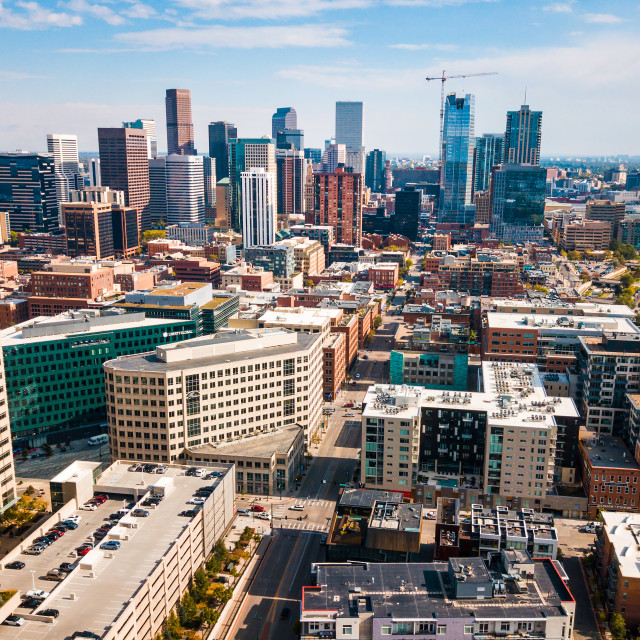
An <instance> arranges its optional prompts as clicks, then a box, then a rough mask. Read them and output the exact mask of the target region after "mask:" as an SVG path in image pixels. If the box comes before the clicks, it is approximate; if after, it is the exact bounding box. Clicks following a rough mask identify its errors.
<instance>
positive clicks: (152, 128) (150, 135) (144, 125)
mask: <svg viewBox="0 0 640 640" xmlns="http://www.w3.org/2000/svg"><path fill="white" fill-rule="evenodd" d="M122 126H123V127H124V128H125V129H144V130H145V131H146V132H147V157H148V158H149V160H151V159H152V158H157V157H158V136H157V134H156V121H155V120H147V119H144V118H138V120H134V121H133V122H123V123H122Z"/></svg>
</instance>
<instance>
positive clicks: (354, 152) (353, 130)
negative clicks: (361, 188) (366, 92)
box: [336, 101, 365, 173]
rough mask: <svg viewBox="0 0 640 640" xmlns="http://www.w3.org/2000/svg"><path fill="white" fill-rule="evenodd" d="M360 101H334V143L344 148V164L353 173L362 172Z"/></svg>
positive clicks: (361, 104) (361, 110)
mask: <svg viewBox="0 0 640 640" xmlns="http://www.w3.org/2000/svg"><path fill="white" fill-rule="evenodd" d="M363 110H364V106H363V103H362V102H350V101H345V102H336V144H343V145H345V148H346V158H345V166H347V167H351V168H352V169H353V171H354V172H355V173H364V171H365V167H364V146H363V144H362V122H363Z"/></svg>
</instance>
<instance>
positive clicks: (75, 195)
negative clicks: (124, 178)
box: [69, 187, 125, 207]
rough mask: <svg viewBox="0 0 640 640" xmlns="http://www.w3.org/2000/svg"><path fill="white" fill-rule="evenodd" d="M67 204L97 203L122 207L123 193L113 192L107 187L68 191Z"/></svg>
mask: <svg viewBox="0 0 640 640" xmlns="http://www.w3.org/2000/svg"><path fill="white" fill-rule="evenodd" d="M69 202H96V203H97V202H99V203H101V204H113V205H118V206H120V207H124V206H125V205H124V192H123V191H114V190H113V189H110V188H109V187H84V189H78V190H75V191H69Z"/></svg>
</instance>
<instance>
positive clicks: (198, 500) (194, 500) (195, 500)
mask: <svg viewBox="0 0 640 640" xmlns="http://www.w3.org/2000/svg"><path fill="white" fill-rule="evenodd" d="M206 501H207V499H206V498H204V497H201V496H196V497H195V498H191V500H188V501H187V504H204V503H205V502H206Z"/></svg>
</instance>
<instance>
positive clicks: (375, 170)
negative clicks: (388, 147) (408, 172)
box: [364, 149, 387, 193]
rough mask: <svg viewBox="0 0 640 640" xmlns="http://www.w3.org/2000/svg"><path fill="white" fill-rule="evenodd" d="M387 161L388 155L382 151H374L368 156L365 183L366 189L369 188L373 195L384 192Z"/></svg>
mask: <svg viewBox="0 0 640 640" xmlns="http://www.w3.org/2000/svg"><path fill="white" fill-rule="evenodd" d="M386 160H387V154H386V153H385V152H384V151H380V149H374V150H373V151H369V153H368V154H367V163H366V170H365V178H364V183H365V187H369V189H371V191H372V192H373V193H382V192H383V191H384V187H385V184H384V163H385V162H386Z"/></svg>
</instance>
